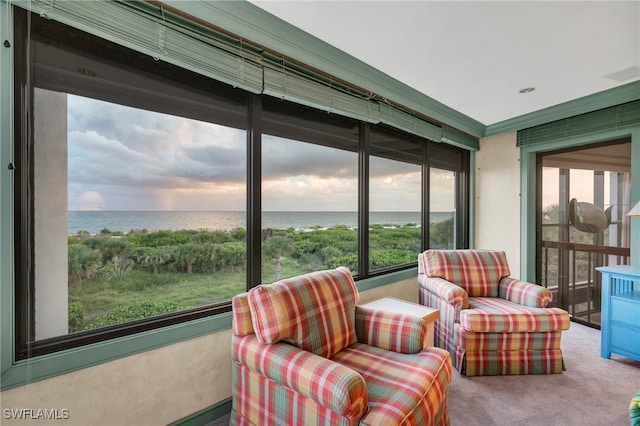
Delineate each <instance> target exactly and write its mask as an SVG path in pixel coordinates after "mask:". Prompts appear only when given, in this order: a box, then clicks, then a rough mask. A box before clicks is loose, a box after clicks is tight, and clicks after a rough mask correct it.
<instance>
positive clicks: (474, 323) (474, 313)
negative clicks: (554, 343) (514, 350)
mask: <svg viewBox="0 0 640 426" xmlns="http://www.w3.org/2000/svg"><path fill="white" fill-rule="evenodd" d="M460 325H462V326H463V327H464V328H465V329H467V330H468V331H477V332H483V333H486V332H495V333H501V332H507V333H514V332H531V331H556V330H567V329H568V328H569V314H568V313H567V311H564V310H562V309H559V308H531V307H527V306H522V305H518V304H516V303H513V302H509V301H508V300H504V299H499V298H496V297H470V298H469V309H463V310H462V311H460Z"/></svg>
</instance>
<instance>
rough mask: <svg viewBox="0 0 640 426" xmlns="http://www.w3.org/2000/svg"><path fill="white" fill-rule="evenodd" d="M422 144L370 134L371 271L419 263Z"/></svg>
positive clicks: (400, 138)
mask: <svg viewBox="0 0 640 426" xmlns="http://www.w3.org/2000/svg"><path fill="white" fill-rule="evenodd" d="M421 158H422V157H421V146H420V142H418V141H414V140H411V139H408V138H405V137H403V136H398V135H396V134H395V133H386V132H377V131H376V132H373V131H372V132H371V156H370V157H369V176H370V177H369V268H370V269H372V270H375V269H380V268H386V267H390V266H396V265H403V264H407V263H413V262H416V261H417V259H418V253H419V252H420V248H421V245H422V234H421V215H420V212H421V205H422V166H421Z"/></svg>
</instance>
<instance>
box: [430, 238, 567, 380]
mask: <svg viewBox="0 0 640 426" xmlns="http://www.w3.org/2000/svg"><path fill="white" fill-rule="evenodd" d="M509 274H510V271H509V265H508V264H507V258H506V255H505V253H504V252H502V251H493V250H427V251H425V252H423V253H421V254H420V255H419V256H418V288H419V301H420V303H421V304H423V305H426V306H430V307H433V308H437V309H438V310H439V311H440V318H439V319H438V320H437V321H436V322H435V340H434V341H435V345H436V346H438V347H440V348H444V349H447V350H448V351H449V353H450V354H451V357H452V359H453V365H454V367H455V368H456V369H457V370H458V371H460V373H461V374H464V375H466V376H492V375H512V374H548V373H561V372H562V370H563V369H564V364H563V360H562V351H561V348H560V337H561V334H562V330H567V329H568V328H569V314H568V313H567V312H566V311H564V310H562V309H559V308H547V305H548V304H549V302H550V301H551V299H552V294H551V292H550V291H549V290H548V289H546V288H544V287H541V286H538V285H535V284H531V283H527V282H524V281H519V280H516V279H514V278H511V277H509Z"/></svg>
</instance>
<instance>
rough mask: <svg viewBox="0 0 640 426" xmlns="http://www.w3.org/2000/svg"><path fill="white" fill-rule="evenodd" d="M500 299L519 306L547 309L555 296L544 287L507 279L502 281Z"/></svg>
mask: <svg viewBox="0 0 640 426" xmlns="http://www.w3.org/2000/svg"><path fill="white" fill-rule="evenodd" d="M498 297H500V298H502V299H505V300H508V301H510V302H513V303H517V304H518V305H523V306H531V307H532V308H546V307H547V305H548V304H549V302H551V300H552V299H553V294H551V292H550V291H549V289H547V288H544V287H542V286H539V285H535V284H531V283H528V282H525V281H520V280H516V279H515V278H511V277H505V278H503V279H501V280H500V287H499V293H498Z"/></svg>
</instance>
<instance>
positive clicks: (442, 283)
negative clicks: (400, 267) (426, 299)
mask: <svg viewBox="0 0 640 426" xmlns="http://www.w3.org/2000/svg"><path fill="white" fill-rule="evenodd" d="M418 285H419V286H420V287H422V288H424V289H425V290H427V291H429V292H431V293H433V294H435V295H436V296H438V297H439V298H440V299H443V300H444V301H445V302H447V303H449V304H450V305H453V306H454V307H455V308H458V309H466V308H467V306H468V303H469V295H468V294H467V291H466V290H465V289H464V288H462V287H460V286H458V285H455V284H454V283H452V282H450V281H447V280H445V279H442V278H436V277H427V276H426V275H418Z"/></svg>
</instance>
